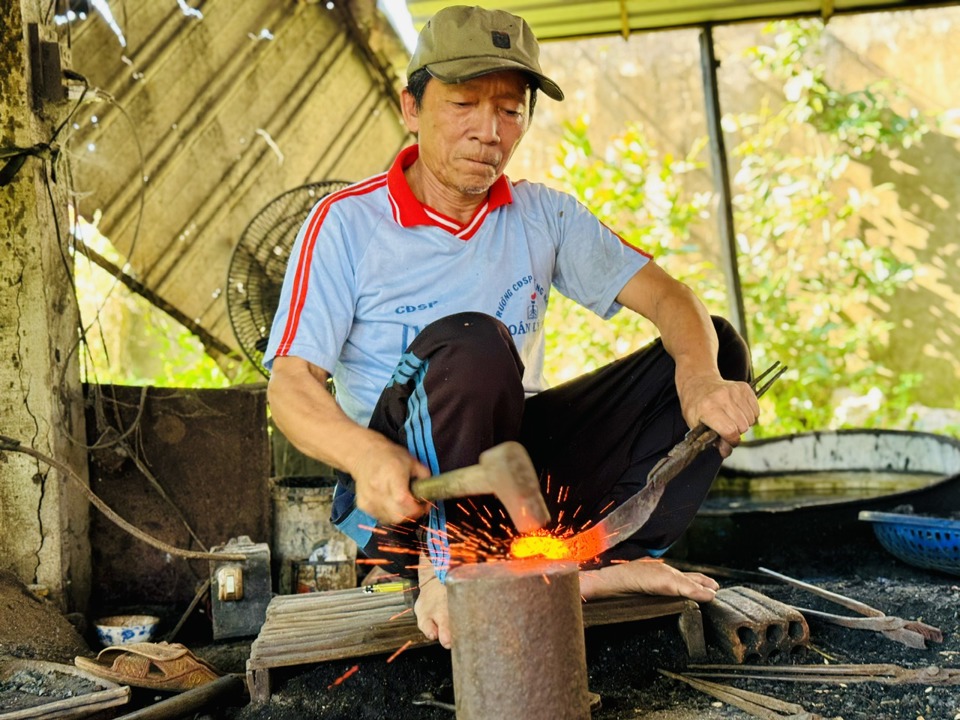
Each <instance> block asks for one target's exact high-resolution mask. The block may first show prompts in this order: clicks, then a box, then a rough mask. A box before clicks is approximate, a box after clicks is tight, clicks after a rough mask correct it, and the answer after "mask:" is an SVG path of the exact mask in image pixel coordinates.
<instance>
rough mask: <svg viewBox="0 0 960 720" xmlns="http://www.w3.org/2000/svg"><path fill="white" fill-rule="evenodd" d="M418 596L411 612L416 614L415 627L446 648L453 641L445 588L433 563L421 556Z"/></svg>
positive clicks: (448, 647)
mask: <svg viewBox="0 0 960 720" xmlns="http://www.w3.org/2000/svg"><path fill="white" fill-rule="evenodd" d="M418 574H419V576H420V597H418V598H417V602H416V603H414V605H413V612H414V614H415V615H416V616H417V627H418V628H420V632H422V633H423V634H424V635H425V636H426V637H427V639H429V640H439V641H440V644H441V645H443V647H445V648H446V649H447V650H449V649H450V646H451V644H452V642H453V637H452V635H451V634H450V613H449V611H448V610H447V588H446V587H444V585H443V583H441V582H440V580H439V579H438V578H437V575H436V573H435V572H434V570H433V565H432V564H431V563H430V560H429V559H427V560H426V561H425V562H424V558H423V557H421V562H420V567H419V568H418Z"/></svg>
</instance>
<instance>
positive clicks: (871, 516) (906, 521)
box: [859, 510, 960, 575]
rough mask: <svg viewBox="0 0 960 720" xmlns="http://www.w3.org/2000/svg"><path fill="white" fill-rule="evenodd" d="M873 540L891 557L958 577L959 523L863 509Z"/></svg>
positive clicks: (862, 517) (959, 569) (959, 564)
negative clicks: (870, 526)
mask: <svg viewBox="0 0 960 720" xmlns="http://www.w3.org/2000/svg"><path fill="white" fill-rule="evenodd" d="M859 518H860V519H861V520H866V521H868V522H871V523H873V532H874V534H875V535H876V536H877V540H879V541H880V544H881V545H883V547H885V548H886V549H887V551H888V552H890V553H891V554H892V555H895V556H896V557H898V558H900V559H901V560H903V561H904V562H906V563H910V564H911V565H915V566H917V567H921V568H927V569H929V570H940V571H941V572H946V573H951V574H953V575H960V521H958V520H945V519H943V518H932V517H923V516H920V515H903V514H900V513H885V512H870V511H867V510H864V511H862V512H861V513H860V515H859Z"/></svg>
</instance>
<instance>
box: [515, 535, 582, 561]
mask: <svg viewBox="0 0 960 720" xmlns="http://www.w3.org/2000/svg"><path fill="white" fill-rule="evenodd" d="M510 555H511V556H513V557H515V558H531V557H545V558H548V559H550V560H564V559H567V558H569V557H570V548H568V547H567V544H566V543H565V542H564V541H563V540H561V539H560V538H557V537H553V536H551V535H524V536H522V537H518V538H516V539H515V540H514V541H513V542H512V543H511V544H510Z"/></svg>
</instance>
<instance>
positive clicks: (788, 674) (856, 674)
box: [687, 663, 960, 685]
mask: <svg viewBox="0 0 960 720" xmlns="http://www.w3.org/2000/svg"><path fill="white" fill-rule="evenodd" d="M687 672H688V674H689V675H691V676H693V677H700V678H706V677H711V678H740V679H743V680H776V681H791V682H815V683H865V682H874V683H882V684H884V685H960V668H949V667H948V668H944V667H940V666H938V665H926V666H924V667H918V668H908V667H902V666H901V665H894V664H892V663H871V664H866V665H855V664H853V665H779V666H771V665H750V666H747V665H690V666H688V670H687Z"/></svg>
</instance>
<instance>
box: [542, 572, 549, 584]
mask: <svg viewBox="0 0 960 720" xmlns="http://www.w3.org/2000/svg"><path fill="white" fill-rule="evenodd" d="M543 581H544V582H545V583H546V584H547V585H549V584H550V578H548V577H547V574H546V573H543Z"/></svg>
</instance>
